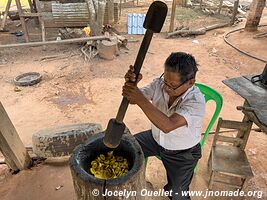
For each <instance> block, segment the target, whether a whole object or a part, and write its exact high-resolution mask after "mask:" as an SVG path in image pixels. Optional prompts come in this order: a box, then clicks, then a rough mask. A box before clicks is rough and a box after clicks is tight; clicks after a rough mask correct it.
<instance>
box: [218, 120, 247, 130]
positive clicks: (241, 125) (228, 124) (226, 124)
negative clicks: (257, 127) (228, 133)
mask: <svg viewBox="0 0 267 200" xmlns="http://www.w3.org/2000/svg"><path fill="white" fill-rule="evenodd" d="M246 125H247V123H245V122H237V121H232V120H222V124H221V128H227V129H237V130H246V129H247V127H246Z"/></svg>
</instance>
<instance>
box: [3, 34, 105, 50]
mask: <svg viewBox="0 0 267 200" xmlns="http://www.w3.org/2000/svg"><path fill="white" fill-rule="evenodd" d="M94 40H110V38H109V37H106V36H93V37H84V38H73V39H67V40H54V41H45V42H29V43H18V44H4V45H0V48H12V47H25V46H28V47H34V46H41V45H49V44H71V43H78V42H86V41H94Z"/></svg>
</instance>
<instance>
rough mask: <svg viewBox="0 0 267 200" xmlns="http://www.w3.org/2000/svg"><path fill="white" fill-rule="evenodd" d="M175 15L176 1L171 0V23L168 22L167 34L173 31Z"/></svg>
mask: <svg viewBox="0 0 267 200" xmlns="http://www.w3.org/2000/svg"><path fill="white" fill-rule="evenodd" d="M175 13H176V0H172V11H171V22H170V29H169V32H173V30H174V20H175Z"/></svg>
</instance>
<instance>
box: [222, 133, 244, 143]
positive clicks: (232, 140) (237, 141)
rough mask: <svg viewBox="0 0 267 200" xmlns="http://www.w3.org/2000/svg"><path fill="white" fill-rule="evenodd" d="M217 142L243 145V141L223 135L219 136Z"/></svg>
mask: <svg viewBox="0 0 267 200" xmlns="http://www.w3.org/2000/svg"><path fill="white" fill-rule="evenodd" d="M217 140H218V141H221V142H228V143H239V144H242V143H243V140H242V139H240V138H234V137H227V136H223V135H219V136H218V139H217Z"/></svg>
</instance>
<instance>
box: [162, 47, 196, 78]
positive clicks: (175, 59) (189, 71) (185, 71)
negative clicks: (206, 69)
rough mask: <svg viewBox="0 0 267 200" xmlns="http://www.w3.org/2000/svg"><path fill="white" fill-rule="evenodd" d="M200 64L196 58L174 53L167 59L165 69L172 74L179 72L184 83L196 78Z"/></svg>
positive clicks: (182, 53)
mask: <svg viewBox="0 0 267 200" xmlns="http://www.w3.org/2000/svg"><path fill="white" fill-rule="evenodd" d="M197 66H198V64H197V63H196V60H195V58H194V56H192V55H191V54H187V53H184V52H174V53H171V55H170V56H169V57H168V58H167V59H166V61H165V69H166V70H167V71H170V72H177V73H179V74H180V76H181V78H182V80H181V81H182V82H184V81H187V80H190V79H192V78H195V77H196V73H197V71H198V68H197Z"/></svg>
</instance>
